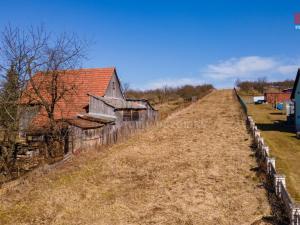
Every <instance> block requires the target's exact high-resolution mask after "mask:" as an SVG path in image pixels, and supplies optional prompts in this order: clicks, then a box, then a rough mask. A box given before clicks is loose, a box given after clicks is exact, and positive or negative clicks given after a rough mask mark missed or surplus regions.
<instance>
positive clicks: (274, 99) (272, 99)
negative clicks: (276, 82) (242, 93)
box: [264, 91, 291, 104]
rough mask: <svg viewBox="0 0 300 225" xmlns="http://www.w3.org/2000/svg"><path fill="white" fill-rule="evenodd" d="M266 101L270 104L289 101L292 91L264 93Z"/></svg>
mask: <svg viewBox="0 0 300 225" xmlns="http://www.w3.org/2000/svg"><path fill="white" fill-rule="evenodd" d="M264 96H265V101H266V102H267V103H270V104H277V103H283V102H286V101H289V100H290V98H291V93H290V92H283V91H282V92H266V93H265V94H264Z"/></svg>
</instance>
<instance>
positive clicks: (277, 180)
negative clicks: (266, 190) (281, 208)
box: [274, 174, 286, 198]
mask: <svg viewBox="0 0 300 225" xmlns="http://www.w3.org/2000/svg"><path fill="white" fill-rule="evenodd" d="M281 184H282V186H283V187H286V182H285V175H281V174H275V175H274V185H275V193H276V195H277V196H278V197H279V198H281Z"/></svg>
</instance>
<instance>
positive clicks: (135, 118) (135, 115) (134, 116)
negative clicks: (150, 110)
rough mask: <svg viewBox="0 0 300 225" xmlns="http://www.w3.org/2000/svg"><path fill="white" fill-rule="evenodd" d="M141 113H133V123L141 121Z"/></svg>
mask: <svg viewBox="0 0 300 225" xmlns="http://www.w3.org/2000/svg"><path fill="white" fill-rule="evenodd" d="M139 116H140V115H139V111H133V112H132V120H133V121H138V120H139Z"/></svg>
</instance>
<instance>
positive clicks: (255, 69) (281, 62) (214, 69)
mask: <svg viewBox="0 0 300 225" xmlns="http://www.w3.org/2000/svg"><path fill="white" fill-rule="evenodd" d="M288 61H289V60H287V59H277V58H274V57H261V56H247V57H241V58H230V59H228V60H224V61H220V62H218V63H216V64H210V65H208V66H207V67H206V68H205V69H204V70H203V71H202V77H203V76H205V77H207V78H212V79H213V80H219V81H222V80H230V79H234V78H235V79H236V78H240V79H254V78H257V77H259V76H266V77H270V76H272V75H275V76H278V75H291V74H295V73H296V71H297V68H298V66H299V65H300V64H299V63H295V62H293V63H292V62H288Z"/></svg>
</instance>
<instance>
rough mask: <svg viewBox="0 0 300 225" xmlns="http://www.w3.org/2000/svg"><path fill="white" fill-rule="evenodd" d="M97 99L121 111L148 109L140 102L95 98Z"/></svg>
mask: <svg viewBox="0 0 300 225" xmlns="http://www.w3.org/2000/svg"><path fill="white" fill-rule="evenodd" d="M94 97H95V98H97V99H99V100H101V101H103V102H105V103H106V104H108V105H110V106H112V107H113V108H115V109H117V110H120V109H147V107H146V106H144V105H143V104H139V103H138V102H134V101H126V100H124V99H121V98H109V97H98V96H94Z"/></svg>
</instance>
